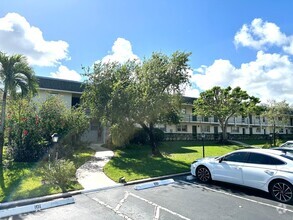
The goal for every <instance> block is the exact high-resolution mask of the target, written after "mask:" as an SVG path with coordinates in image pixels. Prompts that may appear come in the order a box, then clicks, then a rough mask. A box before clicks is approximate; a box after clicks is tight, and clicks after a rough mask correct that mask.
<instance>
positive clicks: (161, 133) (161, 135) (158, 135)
mask: <svg viewBox="0 0 293 220" xmlns="http://www.w3.org/2000/svg"><path fill="white" fill-rule="evenodd" d="M154 135H155V141H156V143H160V142H162V141H163V140H164V138H165V133H164V131H162V130H161V129H159V128H155V129H154Z"/></svg>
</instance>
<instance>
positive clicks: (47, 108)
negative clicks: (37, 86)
mask: <svg viewBox="0 0 293 220" xmlns="http://www.w3.org/2000/svg"><path fill="white" fill-rule="evenodd" d="M69 111H70V110H68V109H67V107H66V106H65V103H64V102H63V101H62V100H61V99H60V97H58V96H49V97H48V98H47V99H46V100H45V102H43V103H42V104H41V106H40V110H39V117H40V120H41V130H42V131H41V132H42V134H43V136H44V137H45V139H46V140H47V141H51V135H52V134H53V133H57V134H58V135H59V136H60V137H61V136H64V135H65V134H67V133H68V132H69V121H68V120H67V117H66V116H67V114H69Z"/></svg>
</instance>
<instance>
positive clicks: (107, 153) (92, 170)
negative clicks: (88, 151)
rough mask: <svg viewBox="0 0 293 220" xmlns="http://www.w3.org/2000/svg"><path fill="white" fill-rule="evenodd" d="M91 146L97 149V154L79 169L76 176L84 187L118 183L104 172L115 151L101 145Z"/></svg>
mask: <svg viewBox="0 0 293 220" xmlns="http://www.w3.org/2000/svg"><path fill="white" fill-rule="evenodd" d="M91 148H93V149H94V150H96V154H95V156H94V158H93V159H92V160H90V161H88V162H86V163H85V164H84V165H82V166H81V167H79V168H78V169H77V171H76V178H77V180H78V182H79V183H80V184H81V185H82V186H83V188H84V189H97V188H101V187H108V186H115V185H118V184H117V183H116V182H114V181H113V180H111V179H110V178H108V177H107V176H106V175H105V174H104V172H103V167H104V166H105V165H106V163H107V162H108V161H109V160H110V159H111V157H113V156H114V152H113V151H111V150H109V149H107V148H104V147H101V146H99V145H91Z"/></svg>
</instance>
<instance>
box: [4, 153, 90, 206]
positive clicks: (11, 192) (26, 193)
mask: <svg viewBox="0 0 293 220" xmlns="http://www.w3.org/2000/svg"><path fill="white" fill-rule="evenodd" d="M94 152H95V151H94V150H92V149H88V148H82V149H80V150H78V151H76V152H75V154H74V156H73V158H71V160H73V162H74V164H75V167H77V168H78V167H80V166H81V165H82V164H83V163H85V162H86V161H88V160H90V159H91V157H92V156H93V155H94ZM41 166H48V164H47V163H44V162H42V163H41V162H40V163H10V164H7V165H6V166H4V168H3V169H2V170H1V168H0V179H1V180H0V202H6V201H13V200H19V199H25V198H32V197H38V196H44V195H50V194H55V193H60V192H61V189H59V188H58V189H57V188H54V187H53V186H51V185H49V184H43V183H42V178H41V176H39V174H38V173H39V170H40V168H41ZM78 189H82V186H81V185H79V184H78V183H77V182H75V183H73V184H72V185H71V186H70V187H69V188H68V191H70V190H78Z"/></svg>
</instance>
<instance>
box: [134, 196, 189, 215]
mask: <svg viewBox="0 0 293 220" xmlns="http://www.w3.org/2000/svg"><path fill="white" fill-rule="evenodd" d="M129 195H131V196H133V197H135V198H137V199H140V200H142V201H145V202H147V203H148V204H150V205H153V206H155V207H158V208H160V209H162V210H164V211H166V212H169V213H171V214H172V215H175V216H177V217H179V218H182V219H185V220H190V219H189V218H186V217H184V216H183V215H180V214H178V213H176V212H173V211H171V210H169V209H167V208H164V207H162V206H160V205H158V204H156V203H154V202H151V201H149V200H147V199H145V198H142V197H140V196H138V195H135V194H133V193H129Z"/></svg>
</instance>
